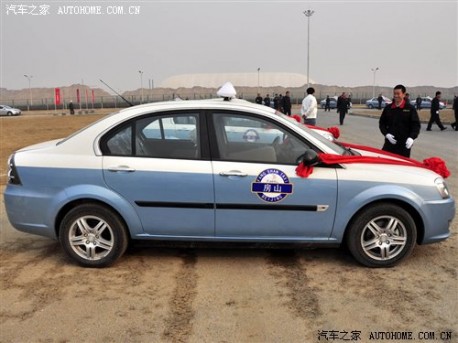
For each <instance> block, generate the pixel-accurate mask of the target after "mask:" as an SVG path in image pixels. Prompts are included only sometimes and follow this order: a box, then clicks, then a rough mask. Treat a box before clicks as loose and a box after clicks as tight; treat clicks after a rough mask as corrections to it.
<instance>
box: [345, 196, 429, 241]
mask: <svg viewBox="0 0 458 343" xmlns="http://www.w3.org/2000/svg"><path fill="white" fill-rule="evenodd" d="M384 203H385V204H391V205H397V206H399V207H401V208H402V209H403V210H405V211H406V212H407V213H409V215H410V216H411V217H412V219H413V221H414V222H415V227H416V229H417V241H416V243H417V244H420V243H421V242H422V241H423V238H424V235H425V225H424V222H423V219H422V218H421V215H420V213H419V212H418V211H417V210H416V209H415V208H414V207H413V206H412V205H411V204H409V203H408V202H405V201H402V200H400V199H396V198H386V199H378V200H374V201H372V202H369V203H367V204H365V205H364V206H363V207H361V208H360V209H359V210H358V211H356V212H355V213H354V214H353V216H352V217H351V218H350V220H349V221H348V223H347V225H346V227H345V231H344V235H343V239H342V242H346V240H347V235H348V232H349V229H350V227H351V225H352V224H353V223H354V221H355V219H356V218H357V217H358V216H359V215H360V214H361V213H362V212H363V211H365V210H366V209H368V208H369V207H372V206H376V205H378V204H384Z"/></svg>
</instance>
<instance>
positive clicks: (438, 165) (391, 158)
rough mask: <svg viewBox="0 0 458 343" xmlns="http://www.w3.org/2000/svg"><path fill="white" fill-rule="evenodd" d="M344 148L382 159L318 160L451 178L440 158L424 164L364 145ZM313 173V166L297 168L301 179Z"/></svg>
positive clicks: (321, 156)
mask: <svg viewBox="0 0 458 343" xmlns="http://www.w3.org/2000/svg"><path fill="white" fill-rule="evenodd" d="M341 144H342V145H343V146H345V147H348V148H354V149H358V150H363V151H368V152H372V153H376V154H380V155H382V156H380V157H373V156H342V155H333V154H323V153H320V154H318V160H319V161H320V162H321V163H324V164H328V165H331V164H339V163H371V164H393V165H399V166H410V167H421V168H426V169H429V170H432V171H433V172H435V173H437V174H439V175H440V176H442V177H443V178H448V177H449V176H450V171H449V170H448V169H447V166H446V164H445V162H444V160H442V159H441V158H439V157H431V158H427V159H425V160H423V163H421V162H419V161H417V160H414V159H411V158H407V157H403V156H400V155H396V154H392V153H389V152H386V151H383V150H380V149H376V148H372V147H367V146H363V145H357V144H350V143H341ZM312 173H313V166H305V165H304V164H303V163H301V164H300V165H299V166H298V167H297V168H296V174H297V175H298V176H300V177H304V178H305V177H308V176H309V175H310V174H312Z"/></svg>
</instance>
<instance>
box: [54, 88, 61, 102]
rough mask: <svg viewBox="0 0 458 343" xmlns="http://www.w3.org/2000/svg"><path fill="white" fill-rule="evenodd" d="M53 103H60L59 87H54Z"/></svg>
mask: <svg viewBox="0 0 458 343" xmlns="http://www.w3.org/2000/svg"><path fill="white" fill-rule="evenodd" d="M54 104H55V105H56V106H57V105H60V88H54Z"/></svg>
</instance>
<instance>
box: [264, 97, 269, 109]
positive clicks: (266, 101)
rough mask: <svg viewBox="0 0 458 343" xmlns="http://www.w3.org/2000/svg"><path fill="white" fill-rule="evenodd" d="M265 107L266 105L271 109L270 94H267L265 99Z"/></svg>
mask: <svg viewBox="0 0 458 343" xmlns="http://www.w3.org/2000/svg"><path fill="white" fill-rule="evenodd" d="M264 105H266V106H267V107H270V96H269V94H267V95H266V97H265V98H264Z"/></svg>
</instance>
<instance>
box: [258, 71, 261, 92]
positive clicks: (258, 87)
mask: <svg viewBox="0 0 458 343" xmlns="http://www.w3.org/2000/svg"><path fill="white" fill-rule="evenodd" d="M260 71H261V68H258V94H259V72H260Z"/></svg>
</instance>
